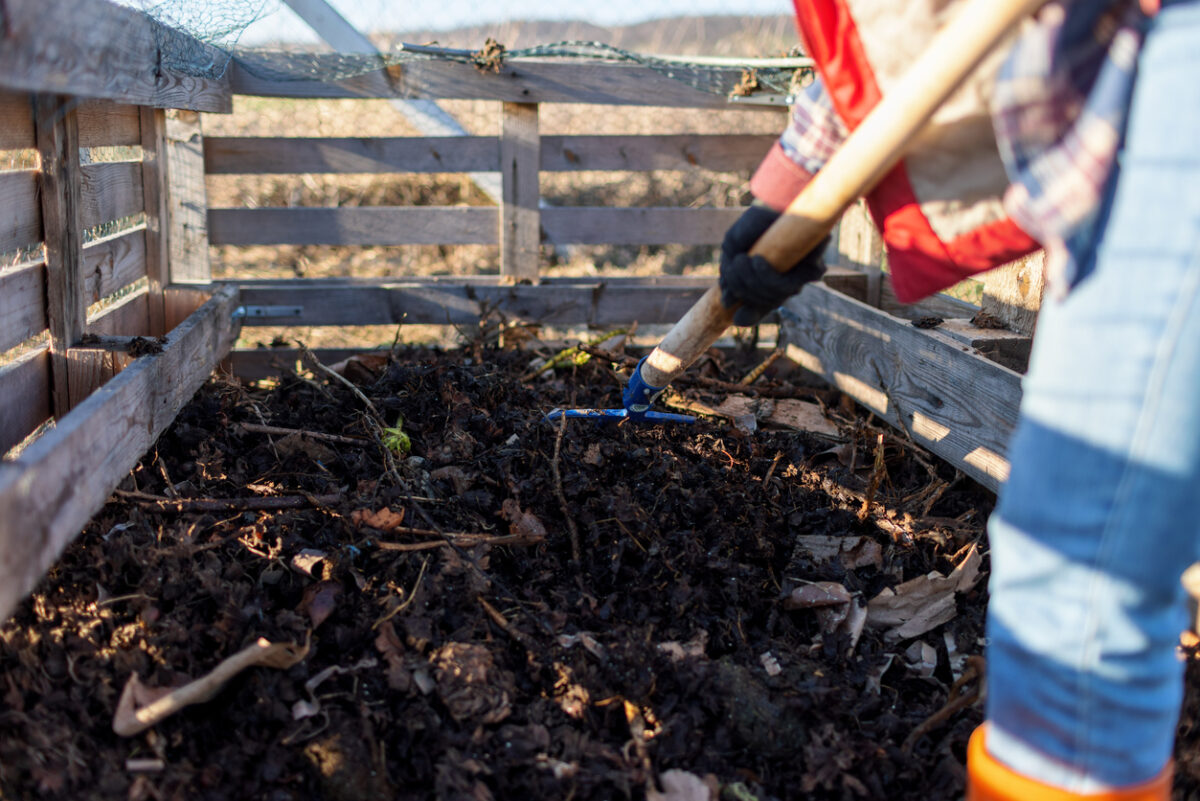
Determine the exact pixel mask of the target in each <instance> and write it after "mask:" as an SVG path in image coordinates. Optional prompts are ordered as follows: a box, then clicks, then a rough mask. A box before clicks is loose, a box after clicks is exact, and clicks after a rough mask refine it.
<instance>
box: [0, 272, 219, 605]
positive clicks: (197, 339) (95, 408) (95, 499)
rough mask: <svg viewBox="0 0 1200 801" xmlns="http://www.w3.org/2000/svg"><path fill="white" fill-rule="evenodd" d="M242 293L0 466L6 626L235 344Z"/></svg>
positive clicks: (1, 601)
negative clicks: (235, 311)
mask: <svg viewBox="0 0 1200 801" xmlns="http://www.w3.org/2000/svg"><path fill="white" fill-rule="evenodd" d="M235 306H236V290H233V289H231V288H230V289H223V290H218V292H217V294H216V295H214V297H213V299H212V300H211V301H209V302H208V303H207V304H205V305H204V306H203V307H202V308H201V309H200V310H199V311H198V312H197V313H196V314H195V315H193V316H192V317H191V318H189V320H188V321H186V322H185V323H184V324H183V325H181V326H180V327H179V328H177V329H176V330H174V331H172V332H171V333H170V334H169V335H168V344H167V346H166V348H165V349H164V350H163V352H162V353H159V354H156V355H152V356H144V357H142V358H140V359H138V360H136V361H135V362H134V363H133V364H132V365H130V366H129V367H128V368H126V369H125V370H123V371H122V372H121V373H120V375H118V376H117V377H116V378H114V379H113V380H112V381H110V382H108V383H107V384H106V385H104V386H103V387H102V388H100V389H99V390H97V391H96V392H95V393H93V394H92V395H91V396H90V397H89V398H88V399H87V400H86V401H84V402H83V403H82V404H81V405H80V406H78V407H77V408H76V409H75V410H74V411H73V412H72V413H71V414H69V415H67V416H66V417H65V418H63V419H61V420H59V422H58V425H57V427H55V429H54V430H53V431H51V432H48V433H47V434H46V435H45V436H44V437H42V438H40V439H39V440H38V441H37V442H34V443H33V444H32V445H30V446H29V448H27V449H26V450H25V451H24V452H23V453H22V454H21V455H20V457H18V458H17V459H16V460H14V461H11V462H3V463H0V619H4V618H7V617H8V615H9V614H11V613H12V610H13V607H14V606H15V605H16V604H17V602H18V601H20V599H21V598H22V597H24V595H25V594H26V593H27V592H29V590H30V589H31V588H32V587H33V586H34V584H36V583H37V581H38V580H39V579H40V578H41V576H42V574H43V573H44V572H45V571H46V569H47V568H48V567H49V566H50V565H51V564H52V563H53V562H54V560H55V559H56V558H57V556H58V554H59V553H60V552H61V551H62V549H63V548H64V547H65V546H66V545H67V544H68V543H69V542H70V541H71V540H72V539H74V538H75V536H76V535H77V534H78V533H79V531H80V529H81V528H82V527H83V526H84V525H85V524H86V523H87V521H88V519H89V518H90V517H91V516H92V515H93V514H95V512H96V511H97V510H98V509H100V508H101V506H103V504H104V502H105V500H106V499H107V498H108V496H109V494H110V493H111V492H112V490H113V489H114V488H115V487H116V486H117V484H118V483H120V481H121V479H123V478H124V477H125V475H126V474H127V473H128V472H129V470H130V469H131V468H132V467H133V466H134V465H135V464H136V463H137V460H138V458H140V457H141V455H142V454H143V453H145V452H146V450H147V449H148V448H149V447H150V446H151V445H152V444H153V443H154V440H155V439H156V438H157V437H158V435H159V434H160V433H162V431H163V430H164V429H165V428H166V427H167V425H168V424H170V422H171V421H172V420H173V419H174V417H175V415H176V414H177V413H178V412H179V409H180V408H182V406H183V405H184V404H185V403H187V401H188V399H190V398H191V397H192V395H193V394H194V393H195V391H196V389H197V388H199V386H200V385H201V384H202V383H203V382H204V380H205V379H206V378H208V376H209V374H210V372H211V371H212V369H213V367H214V366H215V365H216V364H217V362H218V361H220V359H221V358H222V357H223V356H224V355H225V354H226V353H227V352H228V351H229V348H230V346H231V345H232V343H233V341H234V338H235V337H236V326H233V325H231V322H230V315H231V314H232V312H233V309H234V307H235Z"/></svg>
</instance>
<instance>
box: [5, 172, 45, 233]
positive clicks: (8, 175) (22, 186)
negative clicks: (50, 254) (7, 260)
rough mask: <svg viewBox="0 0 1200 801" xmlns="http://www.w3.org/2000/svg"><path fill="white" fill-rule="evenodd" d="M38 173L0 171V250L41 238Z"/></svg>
mask: <svg viewBox="0 0 1200 801" xmlns="http://www.w3.org/2000/svg"><path fill="white" fill-rule="evenodd" d="M37 182H38V173H37V172H36V171H34V170H19V171H14V172H0V253H10V252H12V251H14V250H19V249H21V248H27V247H32V246H33V245H36V244H37V243H38V242H41V241H42V207H41V204H40V203H39V202H38V187H37Z"/></svg>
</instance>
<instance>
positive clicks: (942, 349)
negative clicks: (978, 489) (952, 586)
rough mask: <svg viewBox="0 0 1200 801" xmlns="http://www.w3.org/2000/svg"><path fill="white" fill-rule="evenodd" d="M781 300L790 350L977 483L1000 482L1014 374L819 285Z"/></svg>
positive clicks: (1016, 391) (1012, 420)
mask: <svg viewBox="0 0 1200 801" xmlns="http://www.w3.org/2000/svg"><path fill="white" fill-rule="evenodd" d="M784 309H785V311H784V314H783V317H784V329H785V332H786V336H787V341H788V346H787V354H788V357H789V358H791V359H792V360H793V361H795V362H797V363H798V364H800V365H801V366H803V367H805V368H806V369H808V370H811V371H813V372H815V373H817V374H819V375H822V376H824V377H825V379H826V380H828V381H829V382H830V383H831V384H833V385H834V386H836V387H838V388H839V389H841V390H842V391H843V392H845V393H846V394H848V395H850V396H851V397H853V398H854V399H855V400H857V401H858V402H859V403H861V404H863V405H864V406H866V407H867V408H868V409H870V410H871V411H873V412H875V413H876V414H877V415H879V416H880V417H881V418H883V419H884V420H886V421H887V422H889V423H890V424H892V425H893V426H895V427H897V428H899V429H901V430H902V431H904V432H906V433H908V434H909V435H911V436H912V438H913V440H914V441H915V442H916V443H917V444H919V445H921V446H922V447H924V448H927V449H929V450H930V451H932V452H933V453H935V454H937V455H938V456H940V457H942V458H943V459H945V460H947V461H948V462H950V463H951V464H953V465H955V466H956V467H958V468H959V469H961V470H962V471H963V472H964V473H966V474H967V475H969V476H971V477H972V478H974V479H975V480H976V481H978V482H979V483H980V484H982V485H984V486H985V487H988V488H989V489H992V490H995V489H996V488H997V487H998V486H999V485H1000V484H1001V483H1003V481H1004V480H1005V478H1006V477H1007V475H1008V462H1007V461H1006V459H1005V457H1004V454H1005V451H1006V448H1007V444H1008V439H1009V436H1010V435H1011V434H1012V431H1013V429H1014V427H1015V425H1016V421H1017V408H1018V405H1019V403H1020V398H1021V377H1020V375H1019V374H1018V373H1016V372H1014V371H1012V370H1009V369H1007V368H1005V367H1002V366H1000V365H998V364H995V363H994V362H991V361H989V360H987V359H985V358H983V357H982V356H979V355H977V354H975V353H974V352H973V351H972V349H971V348H970V347H969V346H967V345H962V344H959V343H956V342H953V341H946V340H944V339H942V338H939V337H936V336H929V335H928V333H927V332H925V331H923V330H921V329H918V328H916V327H914V326H913V325H912V324H911V323H910V322H909V321H908V320H905V319H902V318H899V317H894V316H892V315H890V314H888V313H887V312H884V311H881V310H879V309H875V308H872V307H870V306H868V305H866V304H864V303H860V302H858V301H856V300H853V299H851V298H847V297H845V296H842V295H840V294H838V293H836V292H834V291H832V290H830V289H828V288H827V287H824V286H822V285H820V284H812V285H809V286H807V287H805V288H804V290H803V292H801V293H800V295H799V296H797V297H796V298H793V299H792V300H790V301H788V303H787V304H785V307H784Z"/></svg>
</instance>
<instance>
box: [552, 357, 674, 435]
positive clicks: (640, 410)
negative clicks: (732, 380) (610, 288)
mask: <svg viewBox="0 0 1200 801" xmlns="http://www.w3.org/2000/svg"><path fill="white" fill-rule="evenodd" d="M645 361H646V357H645V356H643V357H642V360H641V361H640V362H638V363H637V367H635V368H633V375H631V376H630V377H629V383H628V384H626V385H625V391H624V392H622V393H621V402H622V403H623V404H624V405H625V408H623V409H555V410H554V411H552V412H550V413H549V414H547V415H546V419H547V420H559V419H561V418H563V417H567V418H571V417H590V418H592V419H594V420H614V421H616V420H635V421H639V422H646V423H694V422H696V418H695V417H693V416H692V415H690V414H671V413H670V412H656V411H653V410H652V409H651V408H650V407H651V406H652V405H653V404H654V400H655V399H656V398H657V397H658V396H659V395H660V394H662V391H663V390H664V389H666V387H652V386H650V385H649V384H647V383H646V382H645V381H644V380H643V379H642V364H644V363H645Z"/></svg>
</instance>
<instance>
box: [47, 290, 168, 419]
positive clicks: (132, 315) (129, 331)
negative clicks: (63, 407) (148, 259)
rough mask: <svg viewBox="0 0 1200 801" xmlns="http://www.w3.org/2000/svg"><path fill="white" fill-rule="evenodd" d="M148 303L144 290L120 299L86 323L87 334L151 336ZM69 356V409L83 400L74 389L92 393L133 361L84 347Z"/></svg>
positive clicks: (126, 356) (124, 355) (148, 295)
mask: <svg viewBox="0 0 1200 801" xmlns="http://www.w3.org/2000/svg"><path fill="white" fill-rule="evenodd" d="M150 300H151V296H150V292H149V290H147V289H142V290H140V291H138V292H135V293H133V294H131V295H128V296H126V297H124V298H121V300H120V301H118V302H117V303H115V304H114V305H112V306H110V307H109V308H107V309H105V310H104V311H103V312H101V313H100V314H98V315H97V316H95V317H93V318H92V319H90V320H88V323H87V333H89V334H95V335H97V336H102V337H104V336H150V335H152V334H151V328H150V309H149V305H150ZM160 301H161V297H160ZM160 308H161V302H160ZM70 355H71V358H70V370H71V381H70V384H71V393H72V396H71V406H72V408H74V407H75V406H78V405H79V404H80V403H82V402H83V401H84V400H86V399H87V394H84V392H83V390H79V393H80V394H78V395H76V394H75V393H76V391H77V390H76V387H82V388H86V389H88V390H89V392H90V391H95V388H97V387H102V386H104V384H105V383H107V382H108V381H109V380H110V379H112V378H113V377H114V376H115V375H117V373H119V372H121V371H122V370H123V369H125V367H126V366H128V365H129V364H130V362H132V361H133V360H132V358H130V356H129V355H128V354H127V353H108V352H104V351H98V350H95V349H93V348H87V347H74V348H72V349H71V354H70Z"/></svg>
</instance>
